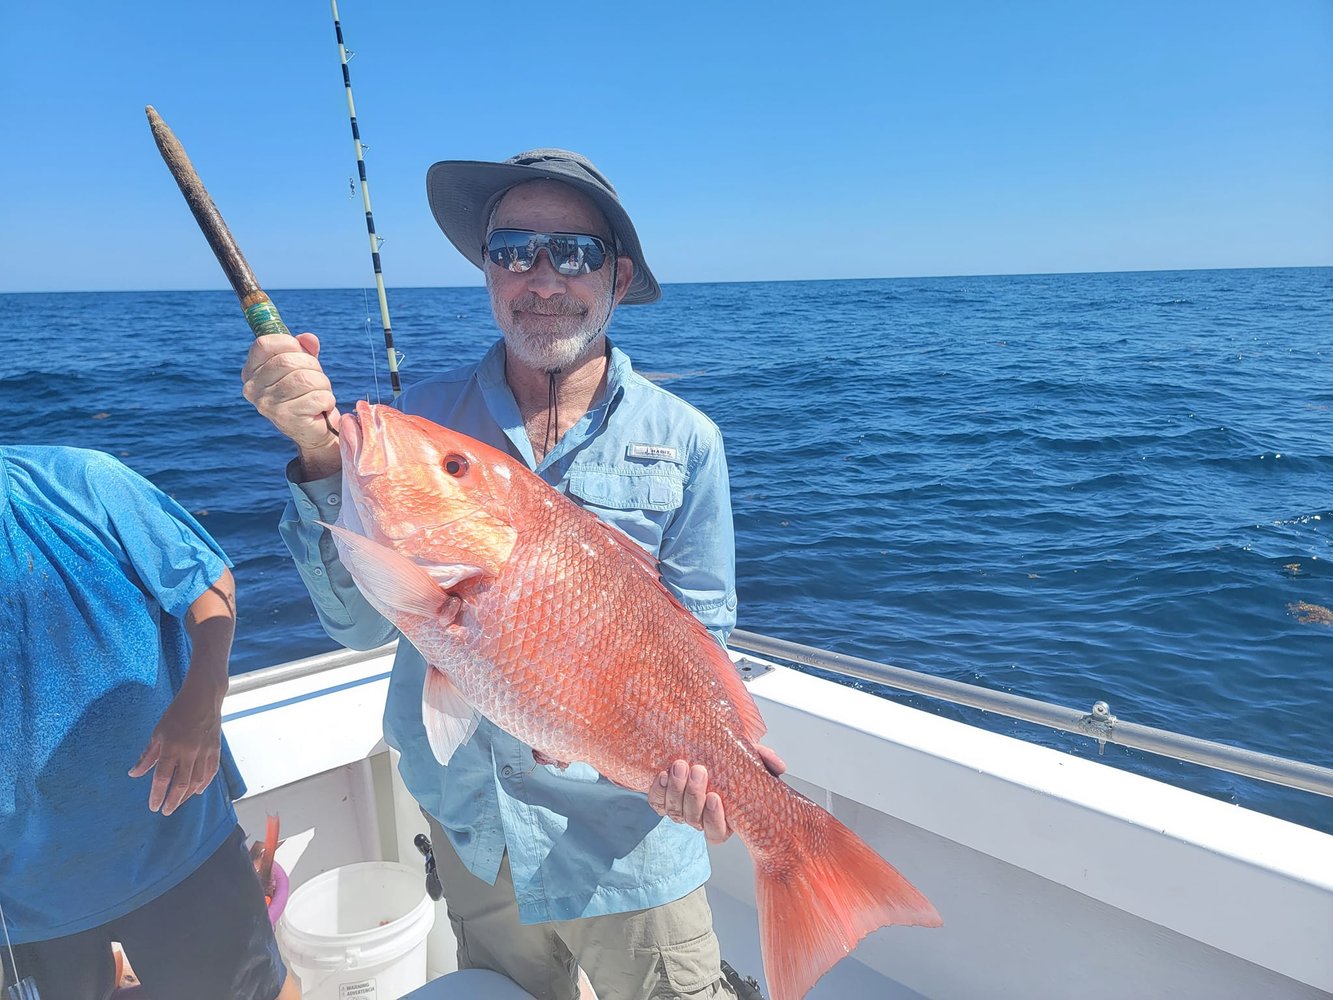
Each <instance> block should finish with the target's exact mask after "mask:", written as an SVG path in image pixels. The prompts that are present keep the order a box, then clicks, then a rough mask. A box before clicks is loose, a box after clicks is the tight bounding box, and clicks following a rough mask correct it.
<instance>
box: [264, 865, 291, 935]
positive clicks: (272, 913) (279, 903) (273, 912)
mask: <svg viewBox="0 0 1333 1000" xmlns="http://www.w3.org/2000/svg"><path fill="white" fill-rule="evenodd" d="M290 892H291V884H290V883H289V882H288V879H287V873H286V872H285V871H284V870H283V867H282V865H280V864H278V863H277V862H276V861H275V862H273V901H272V902H271V903H269V904H268V921H269V923H271V924H272V925H273V926H274V927H277V926H278V918H279V917H281V916H282V911H283V910H284V909H285V908H286V906H287V896H288V894H289V893H290Z"/></svg>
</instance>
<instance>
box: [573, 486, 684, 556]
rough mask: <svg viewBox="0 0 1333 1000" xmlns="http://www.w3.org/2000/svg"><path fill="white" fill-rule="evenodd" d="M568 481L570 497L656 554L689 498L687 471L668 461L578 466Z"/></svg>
mask: <svg viewBox="0 0 1333 1000" xmlns="http://www.w3.org/2000/svg"><path fill="white" fill-rule="evenodd" d="M568 484H569V485H568V490H569V496H570V499H572V500H573V501H574V502H575V503H577V504H578V505H579V506H580V507H585V508H587V509H588V510H590V511H591V512H592V513H594V514H596V515H597V516H598V517H600V518H601V519H602V520H603V521H606V522H607V523H608V524H612V525H614V526H615V527H617V528H619V529H620V530H621V531H623V532H624V533H625V534H627V535H629V536H630V537H631V538H633V539H634V540H635V541H636V542H638V543H639V544H640V545H642V546H643V547H644V548H646V549H647V550H648V551H649V552H652V553H654V554H656V553H657V551H658V550H659V549H660V548H661V545H662V532H663V530H664V529H665V528H666V525H667V523H668V522H669V521H670V520H671V517H672V516H673V515H674V514H675V512H676V511H677V510H678V509H679V508H680V505H681V504H682V503H683V502H684V500H685V476H684V474H683V473H682V472H681V470H680V469H678V468H677V467H676V466H674V465H668V464H666V463H662V464H659V465H653V466H646V467H644V468H642V469H638V468H632V469H606V468H596V467H583V468H579V467H575V468H573V469H571V470H570V473H569V479H568Z"/></svg>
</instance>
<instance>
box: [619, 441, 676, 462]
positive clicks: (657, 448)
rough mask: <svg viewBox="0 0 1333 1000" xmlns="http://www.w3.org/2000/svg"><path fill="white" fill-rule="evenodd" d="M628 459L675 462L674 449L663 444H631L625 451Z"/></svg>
mask: <svg viewBox="0 0 1333 1000" xmlns="http://www.w3.org/2000/svg"><path fill="white" fill-rule="evenodd" d="M625 454H626V456H628V457H629V458H656V459H664V460H665V461H668V462H676V461H679V459H677V458H676V449H675V448H672V447H669V446H668V445H664V444H632V445H630V446H629V447H628V448H626V449H625Z"/></svg>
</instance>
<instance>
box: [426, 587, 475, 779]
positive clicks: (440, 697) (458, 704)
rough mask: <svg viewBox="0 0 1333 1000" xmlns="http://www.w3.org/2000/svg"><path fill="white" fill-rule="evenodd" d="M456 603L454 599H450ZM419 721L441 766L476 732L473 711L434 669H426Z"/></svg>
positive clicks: (461, 694)
mask: <svg viewBox="0 0 1333 1000" xmlns="http://www.w3.org/2000/svg"><path fill="white" fill-rule="evenodd" d="M452 599H453V600H455V601H456V600H458V599H457V598H452ZM421 721H422V724H423V725H425V727H426V739H427V741H428V742H429V743H430V749H431V753H433V754H435V759H436V760H438V761H439V762H440V763H441V764H448V763H449V759H450V758H451V757H453V755H454V751H455V750H457V749H458V748H459V747H461V746H462V745H463V744H464V743H466V742H467V741H468V740H469V739H471V738H472V734H473V733H475V732H476V731H477V722H478V716H477V712H476V709H474V708H473V707H472V705H471V704H470V703H469V702H468V700H467V699H466V698H464V697H463V692H461V691H459V690H458V687H457V685H455V684H454V682H453V681H451V680H450V679H449V675H448V674H446V673H444V672H443V671H441V670H437V669H436V668H435V667H432V666H427V667H426V686H425V688H424V690H423V691H422V697H421Z"/></svg>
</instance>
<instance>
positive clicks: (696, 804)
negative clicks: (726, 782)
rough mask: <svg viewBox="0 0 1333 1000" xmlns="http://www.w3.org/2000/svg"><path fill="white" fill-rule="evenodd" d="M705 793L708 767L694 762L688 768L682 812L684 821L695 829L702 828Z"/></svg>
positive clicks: (706, 791)
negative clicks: (688, 773)
mask: <svg viewBox="0 0 1333 1000" xmlns="http://www.w3.org/2000/svg"><path fill="white" fill-rule="evenodd" d="M707 794H708V768H706V767H704V766H703V765H702V764H695V765H694V766H693V767H692V768H690V776H689V779H688V780H687V781H686V783H685V800H684V803H683V805H682V812H683V818H684V821H685V822H686V823H688V824H690V826H692V827H694V828H695V829H696V830H700V829H703V824H702V821H703V813H704V799H705V797H706V796H707Z"/></svg>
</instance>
